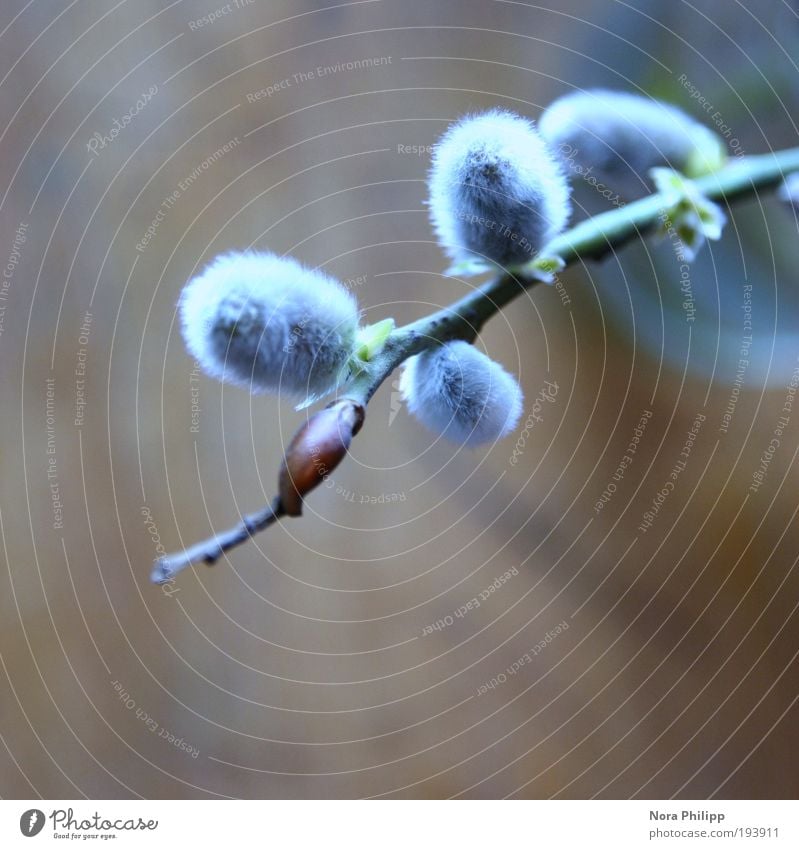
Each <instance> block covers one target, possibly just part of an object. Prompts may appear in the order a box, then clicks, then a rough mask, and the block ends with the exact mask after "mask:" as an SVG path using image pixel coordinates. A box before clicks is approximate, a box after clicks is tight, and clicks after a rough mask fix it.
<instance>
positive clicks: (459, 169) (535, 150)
mask: <svg viewBox="0 0 799 849" xmlns="http://www.w3.org/2000/svg"><path fill="white" fill-rule="evenodd" d="M428 182H429V193H430V199H429V206H430V217H431V220H432V222H433V226H434V227H435V230H436V233H437V235H438V239H439V242H440V244H441V246H442V247H443V248H444V250H445V251H446V252H447V253H448V254H449V256H450V257H451V258H452V259H453V260H454V261H455V262H465V261H468V260H470V259H473V258H477V259H480V260H482V261H491V262H493V263H496V264H498V265H501V266H507V265H519V264H521V263H525V262H528V261H529V260H531V259H533V258H534V257H535V256H536V254H537V253H538V252H539V251H540V249H541V248H542V247H543V246H544V245H545V244H546V243H547V242H548V241H549V240H550V239H552V238H554V237H555V236H556V235H557V234H558V233H560V232H561V230H563V228H564V227H565V226H566V222H567V221H568V218H569V214H570V211H571V205H570V201H569V187H568V183H567V181H566V178H565V176H564V175H563V172H562V170H561V167H560V166H559V165H558V164H557V162H556V159H555V158H554V157H553V156H552V154H551V153H550V151H549V150H548V148H547V146H546V145H545V144H544V142H543V140H542V139H541V137H540V136H539V134H538V132H537V131H536V129H535V127H534V126H533V124H532V123H531V122H530V121H527V120H526V119H524V118H521V117H520V116H518V115H514V114H513V113H511V112H505V111H502V110H499V109H495V110H492V111H490V112H486V113H483V114H480V115H471V116H468V117H466V118H463V119H462V120H461V121H459V122H458V123H457V124H454V125H453V126H452V127H450V128H449V129H448V130H447V132H446V133H445V134H444V136H443V137H442V138H441V140H440V141H439V142H438V144H437V145H436V147H435V149H434V153H433V165H432V168H431V171H430V177H429V181H428Z"/></svg>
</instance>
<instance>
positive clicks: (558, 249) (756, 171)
mask: <svg viewBox="0 0 799 849" xmlns="http://www.w3.org/2000/svg"><path fill="white" fill-rule="evenodd" d="M795 171H799V148H790V149H788V150H783V151H778V152H776V153H773V154H766V155H762V156H749V157H745V158H742V159H736V160H734V161H733V162H731V163H730V164H729V165H726V166H725V167H724V168H721V169H719V170H718V171H716V172H714V173H713V174H709V175H707V176H705V177H702V178H700V179H698V180H695V181H694V185H695V186H696V188H697V189H698V190H699V192H701V193H702V194H703V195H704V196H705V197H707V198H709V199H710V200H714V201H721V202H722V203H725V204H729V203H730V202H732V201H734V200H738V199H740V198H742V197H746V196H750V195H754V194H755V193H756V192H758V191H763V190H767V189H772V188H774V187H776V186H777V185H779V184H780V183H781V182H782V181H783V180H784V179H785V177H786V176H788V174H790V173H792V172H795ZM667 211H668V198H667V197H666V195H665V194H663V193H661V192H655V193H653V194H651V195H648V196H647V197H645V198H642V199H641V200H638V201H634V202H633V203H629V204H627V205H626V206H622V207H619V208H618V209H613V210H610V211H609V212H603V213H601V214H599V215H596V216H594V217H592V218H590V219H588V220H587V221H583V222H581V223H580V224H577V225H576V226H575V227H572V228H571V229H570V230H568V231H566V232H565V233H563V234H561V235H560V236H558V237H557V238H555V239H553V240H552V241H551V242H550V243H549V244H548V245H547V246H546V247H545V248H544V249H543V251H542V252H541V253H542V255H545V256H551V257H559V258H560V259H561V260H563V263H564V267H565V266H568V265H573V264H574V263H576V262H578V261H585V260H599V259H602V258H604V257H606V256H608V255H609V254H610V253H611V252H613V251H615V250H616V249H617V248H620V247H622V246H623V245H625V244H627V243H629V242H631V241H634V240H635V239H637V238H640V237H641V236H643V235H646V234H647V233H650V232H651V231H652V230H654V229H655V228H656V227H657V226H658V224H660V223H661V222H662V220H663V216H664V212H667ZM539 282H541V274H540V271H539V270H538V269H537V267H536V266H535V264H534V261H533V262H530V263H529V264H527V265H525V266H521V267H520V268H517V269H515V270H514V272H513V273H506V274H501V275H499V276H497V277H494V278H493V279H491V280H489V281H488V282H486V283H484V284H482V285H481V286H479V287H477V288H475V289H474V290H473V291H471V292H470V293H469V294H468V295H466V296H465V297H463V298H461V299H460V300H458V301H456V302H455V303H453V304H451V305H450V306H448V307H444V308H443V309H441V310H438V311H436V312H434V313H431V314H430V315H427V316H425V317H423V318H420V319H418V320H417V321H414V322H411V323H410V324H406V325H404V326H403V327H398V328H397V329H396V330H394V331H392V333H391V334H390V335H389V337H388V339H387V340H386V344H385V345H384V347H383V348H382V349H381V350H380V351H379V353H377V354H376V355H375V356H374V358H373V359H372V360H371V361H370V362H368V363H364V365H363V370H362V371H361V373H360V374H359V375H358V376H357V377H356V378H355V379H354V380H353V381H352V382H351V383H350V384H348V385H347V387H346V395H347V397H348V398H351V399H353V400H354V401H356V402H357V403H360V404H362V405H363V406H364V407H365V406H366V404H368V403H369V400H370V399H371V398H372V396H373V395H374V394H375V392H376V391H377V390H378V388H379V387H380V385H381V384H382V383H383V381H384V380H385V379H386V378H387V377H388V376H389V375H390V374H391V373H392V372H393V371H394V369H395V368H397V366H399V365H400V364H401V363H402V362H403V361H404V360H407V359H408V357H412V356H414V355H415V354H419V353H421V352H422V351H424V350H426V349H428V348H432V347H433V346H434V345H436V344H438V343H440V342H447V341H450V340H453V339H465V340H467V341H473V340H474V338H475V337H476V336H477V334H478V332H479V331H480V329H481V328H482V326H483V324H484V323H485V322H486V321H488V319H489V318H491V317H492V316H493V315H495V314H496V313H497V312H499V311H500V310H501V309H502V308H503V307H504V306H505V305H506V304H507V303H509V302H510V301H512V300H513V299H514V298H517V297H518V296H519V295H520V294H521V293H522V292H524V291H525V290H527V289H529V288H530V287H532V286H533V285H535V284H536V283H539ZM284 515H285V511H284V509H283V505H282V503H281V501H280V498H279V497H276V498H275V500H274V501H273V503H272V504H271V505H270V506H268V507H265V508H264V509H263V510H261V511H260V512H258V513H253V514H252V515H250V516H245V517H244V518H243V519H242V520H241V522H239V524H238V525H236V526H235V527H233V528H231V529H230V530H228V531H224V532H223V533H220V534H215V535H214V536H212V537H210V538H209V539H207V540H205V541H204V542H200V543H197V544H196V545H193V546H191V547H190V548H187V549H185V550H184V551H182V552H177V553H175V554H170V555H167V556H165V557H160V558H159V559H158V560H156V562H155V566H154V568H153V571H152V575H151V578H152V580H153V581H154V582H155V583H166V582H168V581H171V580H172V578H173V577H174V575H175V574H176V573H177V572H179V571H180V570H181V569H184V568H185V567H186V566H189V565H192V564H195V563H206V564H208V565H212V564H214V563H216V561H217V560H218V559H219V558H220V557H221V556H222V555H223V554H224V553H225V552H227V551H229V550H230V549H231V548H234V547H235V546H237V545H240V544H241V543H243V542H246V541H247V540H248V539H249V538H250V537H251V536H253V534H255V533H257V532H258V531H261V530H263V529H264V528H266V527H268V526H269V525H271V524H274V523H275V522H276V521H277V520H278V519H280V518H281V517H282V516H284Z"/></svg>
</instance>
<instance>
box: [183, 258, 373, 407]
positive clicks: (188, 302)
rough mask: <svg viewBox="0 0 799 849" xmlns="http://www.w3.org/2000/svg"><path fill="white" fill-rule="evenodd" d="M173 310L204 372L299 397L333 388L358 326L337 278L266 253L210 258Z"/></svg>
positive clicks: (255, 388)
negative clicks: (176, 310) (178, 315)
mask: <svg viewBox="0 0 799 849" xmlns="http://www.w3.org/2000/svg"><path fill="white" fill-rule="evenodd" d="M179 308H180V317H181V324H182V329H183V338H184V339H185V341H186V347H187V348H188V350H189V352H190V353H191V354H192V356H194V357H195V358H196V359H197V360H198V361H199V362H200V364H201V365H202V367H203V369H204V370H205V371H206V372H207V373H208V374H210V375H211V376H212V377H216V378H218V379H219V380H224V381H227V382H229V383H235V384H237V385H239V386H244V387H246V388H247V389H249V390H250V391H251V392H281V393H282V392H285V393H287V394H289V395H292V396H299V397H306V396H315V395H320V394H323V393H324V392H326V391H327V390H329V389H331V388H333V387H334V386H335V384H336V382H337V380H338V378H339V373H340V372H341V369H342V367H343V366H344V364H345V363H346V361H347V359H348V357H349V355H350V353H351V351H352V348H353V345H354V340H355V333H356V330H357V325H358V306H357V303H356V301H355V299H354V298H353V297H352V296H351V295H350V294H349V292H347V290H346V289H344V287H343V286H342V285H341V284H340V283H338V282H337V281H336V280H334V279H333V278H331V277H328V276H327V275H326V274H323V273H322V272H320V271H312V270H309V269H306V268H303V267H302V266H301V265H300V264H299V263H298V262H297V261H296V260H293V259H290V258H286V257H278V256H275V255H274V254H269V253H257V252H248V253H230V254H225V255H223V256H219V257H217V258H216V259H215V260H214V261H213V262H212V263H211V264H210V265H209V266H208V267H207V268H206V269H205V270H204V271H203V273H202V274H200V275H199V276H198V277H195V278H194V279H193V280H191V281H190V282H189V283H187V284H186V286H185V288H184V289H183V293H182V295H181V298H180V304H179Z"/></svg>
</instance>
